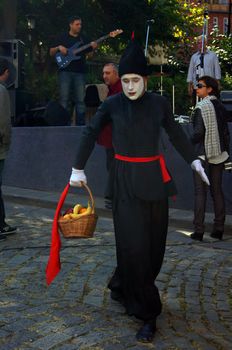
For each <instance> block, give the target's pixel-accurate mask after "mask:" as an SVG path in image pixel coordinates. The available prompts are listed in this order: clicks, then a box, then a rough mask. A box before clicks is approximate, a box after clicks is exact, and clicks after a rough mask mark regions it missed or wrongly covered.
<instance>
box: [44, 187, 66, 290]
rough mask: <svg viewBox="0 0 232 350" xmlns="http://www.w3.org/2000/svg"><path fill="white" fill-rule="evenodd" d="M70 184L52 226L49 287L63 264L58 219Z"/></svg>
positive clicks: (48, 269)
mask: <svg viewBox="0 0 232 350" xmlns="http://www.w3.org/2000/svg"><path fill="white" fill-rule="evenodd" d="M69 187H70V184H68V185H67V186H66V187H65V189H64V191H63V193H62V194H61V196H60V200H59V202H58V205H57V208H56V212H55V216H54V219H53V224H52V237H51V248H50V256H49V259H48V263H47V267H46V281H47V285H49V284H50V283H51V282H52V281H53V279H54V278H55V277H56V275H57V274H58V273H59V272H60V269H61V263H60V248H61V240H60V235H59V231H58V218H59V216H60V211H61V208H62V206H63V203H64V201H65V198H66V196H67V193H68V190H69Z"/></svg>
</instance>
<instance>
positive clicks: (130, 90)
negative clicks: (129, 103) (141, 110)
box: [121, 74, 145, 100]
mask: <svg viewBox="0 0 232 350" xmlns="http://www.w3.org/2000/svg"><path fill="white" fill-rule="evenodd" d="M121 82H122V89H123V92H124V94H125V95H126V96H127V97H128V98H129V99H130V100H137V99H138V98H139V97H141V96H142V95H143V94H144V92H145V84H144V79H143V77H142V76H141V75H138V74H124V75H123V76H122V77H121Z"/></svg>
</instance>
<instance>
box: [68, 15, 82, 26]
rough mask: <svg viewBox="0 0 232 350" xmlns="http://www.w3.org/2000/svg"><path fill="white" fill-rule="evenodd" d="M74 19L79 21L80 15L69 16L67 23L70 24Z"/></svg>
mask: <svg viewBox="0 0 232 350" xmlns="http://www.w3.org/2000/svg"><path fill="white" fill-rule="evenodd" d="M74 21H81V17H80V16H71V17H70V18H69V21H68V23H69V24H72V23H73V22H74Z"/></svg>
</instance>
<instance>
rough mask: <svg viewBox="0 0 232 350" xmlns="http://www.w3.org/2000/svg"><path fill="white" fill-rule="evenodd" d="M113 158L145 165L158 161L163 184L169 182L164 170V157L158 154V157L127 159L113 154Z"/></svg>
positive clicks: (167, 174) (169, 178)
mask: <svg viewBox="0 0 232 350" xmlns="http://www.w3.org/2000/svg"><path fill="white" fill-rule="evenodd" d="M114 157H115V158H116V159H119V160H123V161H124V162H132V163H145V162H152V161H154V160H159V162H160V168H161V172H162V178H163V182H168V181H170V180H171V177H170V175H169V173H168V170H167V168H166V164H165V160H164V156H163V155H162V154H159V155H158V156H152V157H127V156H121V155H120V154H115V156H114Z"/></svg>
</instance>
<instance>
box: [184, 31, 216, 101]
mask: <svg viewBox="0 0 232 350" xmlns="http://www.w3.org/2000/svg"><path fill="white" fill-rule="evenodd" d="M202 39H204V40H203V42H202ZM206 44H207V39H206V37H204V38H203V37H202V36H199V37H198V38H197V45H198V51H197V52H196V53H194V54H193V55H192V57H191V60H190V64H189V68H188V76H187V82H188V93H189V96H192V100H193V104H194V105H195V102H196V85H197V82H198V79H199V78H200V77H202V76H205V75H207V76H210V77H212V78H214V79H216V80H217V81H218V82H219V80H220V79H221V68H220V65H219V61H218V57H217V55H216V53H215V52H213V51H210V50H209V49H207V47H206Z"/></svg>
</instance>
